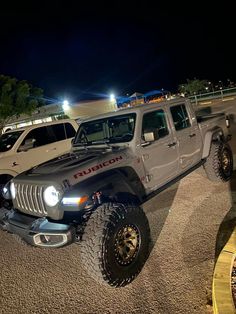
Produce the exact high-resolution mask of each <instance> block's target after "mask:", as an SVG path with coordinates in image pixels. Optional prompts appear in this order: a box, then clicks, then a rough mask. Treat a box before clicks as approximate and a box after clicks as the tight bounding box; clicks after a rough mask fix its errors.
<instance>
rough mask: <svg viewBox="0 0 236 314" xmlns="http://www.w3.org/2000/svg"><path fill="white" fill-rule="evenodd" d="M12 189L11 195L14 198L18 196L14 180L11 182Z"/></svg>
mask: <svg viewBox="0 0 236 314" xmlns="http://www.w3.org/2000/svg"><path fill="white" fill-rule="evenodd" d="M10 191H11V197H12V199H14V198H15V197H16V188H15V184H14V183H13V182H11V184H10Z"/></svg>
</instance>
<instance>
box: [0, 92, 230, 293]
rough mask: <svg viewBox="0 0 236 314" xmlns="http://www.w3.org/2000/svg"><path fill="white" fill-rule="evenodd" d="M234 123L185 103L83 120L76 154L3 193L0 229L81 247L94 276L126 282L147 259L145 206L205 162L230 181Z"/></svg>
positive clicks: (213, 175)
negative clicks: (201, 113)
mask: <svg viewBox="0 0 236 314" xmlns="http://www.w3.org/2000/svg"><path fill="white" fill-rule="evenodd" d="M226 122H227V121H226V117H225V115H224V114H218V115H208V116H205V117H203V116H202V117H197V116H196V114H195V111H194V109H193V107H192V104H191V103H190V101H189V100H188V99H186V98H177V99H173V100H165V101H162V102H158V103H154V104H147V105H140V106H136V107H133V108H127V109H121V110H117V111H116V112H111V113H106V114H104V115H102V116H97V117H94V118H91V119H88V120H85V121H84V122H82V123H81V124H80V126H79V129H78V131H77V133H76V136H75V139H74V141H73V146H72V150H71V152H70V153H68V154H64V155H62V156H60V157H58V158H55V159H52V160H51V161H48V162H46V163H43V164H41V165H38V166H36V167H33V168H32V169H30V170H28V171H25V172H23V173H21V174H20V175H18V176H16V177H15V178H13V179H12V180H11V181H10V182H9V183H8V184H7V185H6V186H5V187H4V189H3V195H4V197H5V199H6V205H5V206H4V207H3V208H1V209H0V226H1V228H2V229H3V230H6V231H8V232H11V233H13V234H16V235H17V237H18V238H20V239H22V240H23V241H24V242H27V243H28V244H31V245H34V246H38V247H48V248H50V247H53V248H55V247H62V246H64V245H67V244H71V243H76V242H78V243H79V244H80V254H81V256H82V260H83V262H84V267H85V268H86V269H87V270H88V273H89V274H90V275H91V276H92V277H93V278H94V279H95V280H97V281H98V282H101V283H106V284H109V285H110V286H114V287H120V286H125V285H127V284H128V283H130V282H131V281H132V280H133V279H134V278H135V277H136V276H137V275H138V273H139V272H140V271H141V269H142V267H143V265H144V263H145V261H146V259H147V257H148V254H149V243H150V230H149V224H148V220H147V218H146V215H145V213H144V211H143V210H142V204H143V203H144V202H145V201H147V200H148V199H150V198H151V197H152V196H154V195H156V194H157V193H159V192H160V191H162V190H163V189H165V188H167V187H169V186H170V185H171V184H172V183H174V182H176V181H177V180H179V179H181V178H183V177H184V176H186V175H187V174H189V173H190V172H191V171H193V170H195V169H196V168H198V167H200V166H203V167H204V169H205V171H206V173H207V176H208V178H209V179H210V180H213V181H223V182H224V181H228V180H229V179H230V177H231V175H232V171H233V158H232V151H231V149H230V146H229V144H228V140H229V138H230V137H229V134H228V133H229V131H228V130H229V128H227V126H228V124H227V123H226ZM8 199H10V200H11V202H10V204H13V205H11V206H8V205H7V200H8Z"/></svg>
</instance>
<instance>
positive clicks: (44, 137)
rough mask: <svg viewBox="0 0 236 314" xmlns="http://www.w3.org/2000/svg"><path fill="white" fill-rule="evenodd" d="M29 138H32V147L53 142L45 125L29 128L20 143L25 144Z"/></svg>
mask: <svg viewBox="0 0 236 314" xmlns="http://www.w3.org/2000/svg"><path fill="white" fill-rule="evenodd" d="M29 140H33V148H35V147H40V146H43V145H47V144H50V143H52V142H53V138H52V137H51V136H50V133H49V132H48V128H47V127H46V126H43V127H40V128H37V129H34V130H31V131H30V132H29V133H28V134H27V135H26V137H25V138H24V140H23V142H22V143H21V145H25V144H26V143H27V141H29Z"/></svg>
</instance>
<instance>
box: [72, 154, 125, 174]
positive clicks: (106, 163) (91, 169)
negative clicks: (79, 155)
mask: <svg viewBox="0 0 236 314" xmlns="http://www.w3.org/2000/svg"><path fill="white" fill-rule="evenodd" d="M121 160H123V157H122V156H119V157H114V158H111V159H108V160H106V161H103V162H101V163H99V164H97V165H94V166H92V167H89V168H87V169H84V170H81V171H79V172H77V173H76V174H74V178H75V179H77V178H78V177H83V176H86V175H88V174H90V173H92V172H94V171H97V170H99V169H102V168H104V167H108V166H110V165H112V164H114V163H116V162H119V161H121Z"/></svg>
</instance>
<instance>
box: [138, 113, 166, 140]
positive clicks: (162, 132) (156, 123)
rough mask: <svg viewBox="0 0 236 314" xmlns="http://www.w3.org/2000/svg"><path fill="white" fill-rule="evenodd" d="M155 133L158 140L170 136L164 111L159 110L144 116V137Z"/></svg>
mask: <svg viewBox="0 0 236 314" xmlns="http://www.w3.org/2000/svg"><path fill="white" fill-rule="evenodd" d="M149 132H153V134H154V139H155V140H158V139H159V138H162V137H164V136H166V135H168V134H169V130H168V126H167V122H166V117H165V112H164V110H162V109H161V110H157V111H153V112H149V113H146V114H144V116H143V125H142V137H143V138H144V136H143V135H144V133H149Z"/></svg>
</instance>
